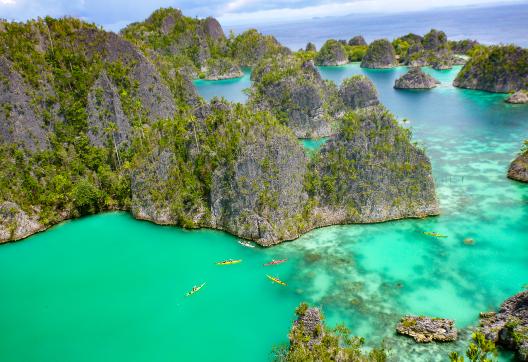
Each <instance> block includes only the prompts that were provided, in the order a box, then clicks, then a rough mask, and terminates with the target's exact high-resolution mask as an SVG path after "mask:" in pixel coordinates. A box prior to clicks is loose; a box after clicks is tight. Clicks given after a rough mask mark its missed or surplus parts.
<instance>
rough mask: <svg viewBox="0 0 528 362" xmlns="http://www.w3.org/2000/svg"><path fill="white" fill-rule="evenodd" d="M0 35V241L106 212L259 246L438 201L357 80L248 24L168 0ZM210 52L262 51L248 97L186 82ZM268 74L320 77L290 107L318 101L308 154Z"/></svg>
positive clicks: (432, 209) (420, 211) (234, 55)
mask: <svg viewBox="0 0 528 362" xmlns="http://www.w3.org/2000/svg"><path fill="white" fill-rule="evenodd" d="M170 17H174V19H173V20H170V21H167V19H168V18H170ZM167 22H168V24H169V25H163V24H167ZM149 27H151V28H149ZM182 27H183V28H184V29H183V32H180V30H181V29H182ZM158 28H159V29H161V30H163V29H165V30H167V34H165V35H162V36H161V35H160V34H161V33H159V32H158V31H156V30H155V29H158ZM145 29H146V30H145ZM149 29H150V30H149ZM153 29H154V30H153ZM188 29H193V31H195V33H193V34H194V35H196V36H193V37H191V38H192V39H193V41H194V40H196V39H198V38H199V36H198V35H199V34H201V33H200V30H197V29H202V30H203V33H204V34H205V35H204V37H203V38H200V39H198V42H197V43H196V44H200V47H201V46H202V45H203V46H204V48H203V49H202V48H200V49H201V50H200V51H198V52H196V51H195V50H196V48H193V46H194V45H192V44H195V43H192V42H191V43H185V42H184V43H182V42H181V39H183V38H182V36H181V34H190V32H189V30H188ZM127 34H128V35H127ZM132 34H135V35H132ZM136 35H137V36H136ZM127 37H128V38H130V39H132V38H134V37H135V40H134V41H133V42H130V41H129V40H127V39H126V38H127ZM197 37H198V38H197ZM175 44H176V45H175ZM182 44H186V45H185V46H183V47H182ZM189 44H191V45H189ZM205 45H206V46H205ZM0 46H1V50H2V51H1V55H0V77H1V81H0V241H9V240H17V239H21V238H24V237H26V236H29V235H31V234H33V233H35V232H38V231H40V230H44V229H46V228H47V227H49V226H51V225H54V224H56V223H58V222H60V221H62V220H65V219H68V218H74V217H79V216H82V215H88V214H93V213H97V212H101V211H105V210H129V211H131V212H132V214H133V215H134V216H135V217H136V218H140V219H146V220H151V221H153V222H156V223H159V224H172V225H180V226H184V227H189V228H197V227H212V228H217V229H222V230H226V231H228V232H230V233H232V234H235V235H238V236H241V237H243V238H247V239H252V240H256V241H257V242H259V243H261V244H262V245H272V244H275V243H278V242H280V241H283V240H291V239H295V238H296V237H298V236H299V235H301V234H302V233H304V232H307V231H309V230H311V229H313V228H315V227H319V226H325V225H332V224H340V223H355V222H361V223H364V222H379V221H385V220H391V219H398V218H404V217H424V216H427V215H434V214H437V213H438V204H437V200H436V195H435V190H434V183H433V180H432V176H431V166H430V162H429V159H428V158H427V157H426V155H425V153H424V151H423V150H422V149H420V148H418V147H417V146H416V145H414V144H413V143H412V141H411V135H410V132H409V131H408V130H406V129H403V128H401V127H400V126H399V125H398V123H397V121H396V120H395V119H394V117H393V116H392V115H391V114H390V113H389V112H388V111H387V110H386V109H384V108H383V106H381V105H379V104H378V103H379V102H378V101H377V97H376V90H375V88H374V86H373V85H372V84H371V83H369V81H368V79H362V78H357V79H356V78H354V79H350V80H349V81H346V82H344V83H343V86H342V87H341V88H339V89H338V88H337V87H336V85H335V84H332V83H322V81H321V78H320V75H319V74H318V71H317V69H316V68H315V67H314V66H313V63H311V62H310V61H306V60H304V59H302V55H301V56H299V55H298V54H295V55H288V54H289V51H287V50H286V48H284V47H283V46H281V45H280V44H278V43H277V42H276V41H275V40H274V39H273V38H271V37H268V36H262V35H260V34H258V33H257V32H256V31H253V30H251V31H248V32H246V33H242V34H240V35H238V36H236V37H231V38H225V36H224V35H223V32H222V31H221V28H219V27H217V22H216V21H214V19H210V18H208V19H205V20H197V19H189V18H186V17H183V15H181V13H180V12H179V11H177V10H174V9H165V10H159V11H157V12H155V13H154V14H153V15H152V16H151V17H150V18H149V20H147V21H146V22H145V23H138V24H132V25H130V26H129V27H128V28H127V29H125V30H124V31H123V36H119V35H116V34H114V33H110V32H106V31H104V30H102V29H101V28H99V27H97V26H96V25H94V24H89V23H86V22H83V21H81V20H78V19H74V18H62V19H53V18H49V17H47V18H44V19H38V20H33V21H29V22H27V23H11V22H5V21H3V22H1V23H0ZM259 46H261V47H260V48H259ZM193 49H194V50H193ZM204 49H206V50H207V51H205V50H204ZM255 49H263V50H262V52H255V51H254V50H255ZM200 54H209V55H208V57H201V56H200ZM194 55H197V56H196V57H195V56H194ZM218 56H222V57H226V58H228V59H229V60H230V61H232V62H238V64H240V65H257V64H258V65H257V68H258V69H260V70H259V71H258V72H257V73H255V74H260V80H259V81H258V82H257V81H256V82H255V87H256V88H255V98H254V102H251V104H248V105H241V104H231V103H229V102H226V101H223V100H213V101H212V102H210V103H207V102H205V101H204V100H203V99H201V98H200V97H199V96H198V95H197V93H196V90H195V88H194V86H193V84H192V82H190V80H189V78H188V73H189V71H187V70H186V69H185V68H186V67H191V68H192V67H195V68H196V69H197V68H198V67H199V66H200V67H201V66H202V65H203V63H201V62H202V61H203V62H205V63H207V61H208V60H209V59H214V58H215V57H218ZM178 59H180V60H181V62H180V60H178ZM277 59H280V62H284V64H290V65H289V66H287V67H286V68H283V67H282V66H281V65H280V64H277ZM193 69H194V68H193ZM200 69H201V68H200ZM281 69H282V70H281ZM282 71H284V72H285V73H281V72H282ZM302 72H305V73H306V72H307V73H306V74H308V73H310V74H312V76H311V78H310V79H305V78H304V77H302V76H299V75H300V74H302ZM287 74H289V76H287ZM277 77H279V78H281V79H282V78H284V79H285V80H286V83H281V84H282V87H284V89H285V90H287V89H289V88H288V87H290V86H292V87H294V88H297V89H301V90H302V89H304V88H303V87H306V86H308V87H312V86H313V87H315V88H314V89H316V90H317V89H318V88H317V87H323V88H324V89H329V90H328V92H329V93H328V98H323V103H322V104H321V105H318V104H319V103H317V102H316V103H313V104H312V103H308V105H309V107H308V108H306V112H307V113H306V114H304V115H300V116H299V117H302V118H301V119H305V120H306V122H307V123H306V124H307V125H310V122H313V121H314V120H317V119H318V118H317V117H316V118H311V113H310V112H311V110H312V109H314V110H317V109H318V108H317V107H320V106H322V109H324V110H325V111H324V112H327V113H326V115H325V117H324V119H321V121H324V122H329V124H330V126H331V130H332V132H331V138H330V140H329V142H328V143H327V144H326V145H325V146H324V147H323V148H322V149H321V150H320V151H319V152H318V153H316V154H315V155H313V157H308V156H307V154H306V153H305V151H304V149H303V148H302V146H301V145H300V143H299V142H298V140H297V138H296V136H295V133H294V132H293V131H292V129H291V128H290V126H291V123H290V120H292V119H294V118H292V117H294V114H295V113H292V110H291V109H290V108H289V107H288V106H287V104H283V105H282V106H283V107H284V108H281V109H282V111H281V112H279V113H277V110H278V108H276V107H275V106H274V105H273V104H275V103H273V102H272V103H269V106H264V105H265V104H268V103H267V102H268V100H266V98H262V97H263V95H264V94H269V93H268V91H267V90H266V89H267V87H269V86H272V87H274V86H275V84H279V83H280V79H278V78H277ZM275 82H279V83H275ZM310 82H312V83H310ZM323 88H320V89H323ZM257 89H258V90H259V91H258V92H257ZM301 93H303V92H301ZM316 94H318V91H316V92H314V95H316ZM325 97H326V96H325ZM284 99H286V98H284ZM299 101H300V102H301V103H303V102H304V101H303V98H301V99H300V100H299ZM262 102H264V103H262ZM325 102H327V103H325ZM325 104H326V105H325ZM312 106H314V107H315V108H311V107H312ZM330 106H331V107H338V108H336V109H335V110H330V109H329V108H328V107H330ZM317 112H319V111H317ZM317 112H316V113H317Z"/></svg>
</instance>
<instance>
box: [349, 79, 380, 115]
mask: <svg viewBox="0 0 528 362" xmlns="http://www.w3.org/2000/svg"><path fill="white" fill-rule="evenodd" d="M339 97H341V100H342V101H343V104H344V106H345V107H348V108H350V109H358V108H365V107H371V106H377V105H378V104H379V99H378V91H377V90H376V87H375V86H374V83H372V81H371V80H370V79H369V78H368V77H367V76H365V75H354V76H352V77H350V78H347V79H345V80H344V81H343V82H342V83H341V85H340V86H339Z"/></svg>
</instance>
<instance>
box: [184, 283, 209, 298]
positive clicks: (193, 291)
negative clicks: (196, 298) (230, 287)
mask: <svg viewBox="0 0 528 362" xmlns="http://www.w3.org/2000/svg"><path fill="white" fill-rule="evenodd" d="M204 285H205V283H202V285H199V286H196V285H195V286H194V287H193V288H192V289H191V291H190V292H188V293H187V294H185V296H186V297H188V296H191V295H193V294H194V293H196V292H197V291H199V290H200V289H202V288H203V286H204Z"/></svg>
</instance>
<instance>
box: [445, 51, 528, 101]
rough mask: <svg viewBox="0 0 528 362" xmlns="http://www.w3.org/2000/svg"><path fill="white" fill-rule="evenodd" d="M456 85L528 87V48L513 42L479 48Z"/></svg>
mask: <svg viewBox="0 0 528 362" xmlns="http://www.w3.org/2000/svg"><path fill="white" fill-rule="evenodd" d="M453 84H454V85H455V86H456V87H460V88H470V89H481V90H485V91H490V92H502V93H507V92H512V91H518V90H521V89H526V88H528V50H527V49H524V48H520V47H517V46H514V45H504V46H492V47H488V48H484V47H481V48H478V51H476V52H474V54H473V56H472V57H471V59H470V60H469V61H468V62H467V63H466V65H465V66H464V67H463V68H462V70H461V71H460V72H459V73H458V75H457V77H456V79H455V81H454V83H453Z"/></svg>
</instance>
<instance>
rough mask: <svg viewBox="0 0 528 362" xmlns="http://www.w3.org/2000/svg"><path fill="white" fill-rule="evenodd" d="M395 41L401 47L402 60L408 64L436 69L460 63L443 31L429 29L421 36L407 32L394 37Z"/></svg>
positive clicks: (448, 67) (447, 67)
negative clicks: (404, 34)
mask: <svg viewBox="0 0 528 362" xmlns="http://www.w3.org/2000/svg"><path fill="white" fill-rule="evenodd" d="M395 42H397V43H398V44H399V45H400V47H401V48H402V49H403V50H402V51H403V54H401V57H402V61H403V62H404V63H405V64H407V65H409V66H418V67H422V66H431V67H432V68H434V69H437V70H445V69H451V68H452V66H453V65H454V64H458V63H460V60H459V59H458V58H457V57H455V56H454V55H453V53H452V51H451V49H450V46H449V43H448V41H447V36H446V34H445V33H444V32H443V31H439V30H436V29H431V31H429V33H427V34H425V35H424V36H423V37H421V36H419V35H416V34H408V35H406V36H403V37H401V38H398V39H396V40H395ZM405 49H407V50H406V51H405Z"/></svg>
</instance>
